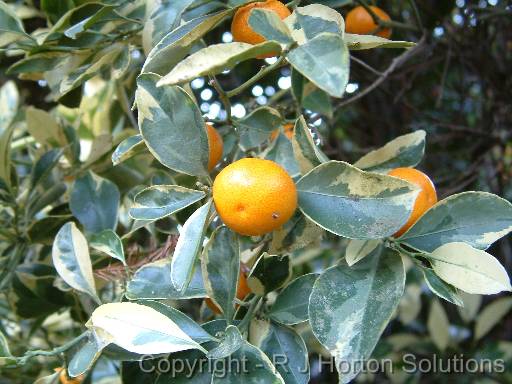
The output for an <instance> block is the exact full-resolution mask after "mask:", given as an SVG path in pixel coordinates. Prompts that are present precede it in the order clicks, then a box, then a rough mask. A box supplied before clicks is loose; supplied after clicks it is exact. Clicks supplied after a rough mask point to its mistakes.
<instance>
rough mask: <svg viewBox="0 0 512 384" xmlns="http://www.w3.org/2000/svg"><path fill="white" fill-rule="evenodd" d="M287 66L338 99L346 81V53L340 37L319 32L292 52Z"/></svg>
mask: <svg viewBox="0 0 512 384" xmlns="http://www.w3.org/2000/svg"><path fill="white" fill-rule="evenodd" d="M286 58H287V60H288V61H289V62H290V64H291V65H292V66H293V68H295V69H296V70H297V71H299V72H300V73H301V74H302V75H303V76H305V77H307V78H308V79H309V80H311V82H313V83H314V84H315V85H316V86H317V87H318V88H320V89H323V90H324V91H325V92H327V93H328V94H330V95H331V96H334V97H342V96H343V94H344V93H345V88H346V86H347V84H348V78H349V64H350V63H349V53H348V49H347V47H346V45H345V43H344V42H343V39H342V38H341V36H340V35H336V34H333V33H322V34H320V35H318V36H316V37H315V38H313V39H312V40H310V41H308V42H307V43H305V44H303V45H300V46H299V47H297V48H294V49H292V50H291V51H290V52H289V53H288V55H287V56H286Z"/></svg>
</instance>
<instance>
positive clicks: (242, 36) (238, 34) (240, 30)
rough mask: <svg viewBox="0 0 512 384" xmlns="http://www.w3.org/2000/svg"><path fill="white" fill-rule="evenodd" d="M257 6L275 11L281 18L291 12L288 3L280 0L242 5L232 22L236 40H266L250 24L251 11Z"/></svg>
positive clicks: (269, 55)
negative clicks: (285, 3)
mask: <svg viewBox="0 0 512 384" xmlns="http://www.w3.org/2000/svg"><path fill="white" fill-rule="evenodd" d="M256 8H259V9H267V10H269V11H274V12H275V13H276V14H277V16H279V18H280V19H281V20H283V19H286V18H287V17H288V16H290V14H291V12H290V10H289V9H288V8H287V7H286V5H284V4H283V3H281V2H280V1H278V0H267V1H265V2H259V3H251V4H247V5H245V6H243V7H240V8H239V9H238V10H237V11H236V13H235V16H233V21H232V23H231V34H232V35H233V40H234V41H238V42H241V43H249V44H253V45H255V44H260V43H263V42H264V41H265V38H264V37H263V36H261V35H260V34H259V33H257V32H255V31H254V30H253V29H252V28H251V26H250V25H249V17H250V15H251V11H252V10H253V9H256ZM275 55H276V54H275V53H270V54H267V55H262V56H261V57H258V58H259V59H262V58H265V57H272V56H275Z"/></svg>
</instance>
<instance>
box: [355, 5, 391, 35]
mask: <svg viewBox="0 0 512 384" xmlns="http://www.w3.org/2000/svg"><path fill="white" fill-rule="evenodd" d="M370 9H371V10H372V11H373V12H374V13H375V14H376V15H377V16H378V17H379V19H381V20H383V21H390V20H391V18H390V17H389V15H388V14H387V13H386V12H384V11H383V10H382V9H380V8H379V7H375V6H370ZM377 28H379V26H378V25H377V24H376V23H375V22H374V21H373V18H372V15H371V14H370V13H369V12H368V11H367V10H366V9H365V8H364V7H363V6H358V7H355V8H354V9H352V10H351V11H350V12H349V13H348V14H347V17H346V18H345V31H346V32H347V33H355V34H358V35H370V34H373V35H377V36H380V37H384V38H385V39H389V38H390V37H391V28H383V29H381V30H379V31H378V32H376V31H377Z"/></svg>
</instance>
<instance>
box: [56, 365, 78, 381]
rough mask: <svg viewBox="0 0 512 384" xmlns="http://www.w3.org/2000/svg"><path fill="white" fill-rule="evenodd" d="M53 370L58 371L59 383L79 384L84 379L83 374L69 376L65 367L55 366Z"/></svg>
mask: <svg viewBox="0 0 512 384" xmlns="http://www.w3.org/2000/svg"><path fill="white" fill-rule="evenodd" d="M54 371H55V372H60V374H59V381H60V382H61V384H81V383H82V381H84V375H80V376H78V377H73V378H71V377H69V376H68V373H67V371H66V369H65V368H55V369H54Z"/></svg>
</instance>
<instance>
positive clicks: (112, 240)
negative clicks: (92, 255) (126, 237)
mask: <svg viewBox="0 0 512 384" xmlns="http://www.w3.org/2000/svg"><path fill="white" fill-rule="evenodd" d="M90 245H91V247H92V248H94V249H96V250H97V251H100V252H103V253H106V254H107V255H109V256H110V257H113V258H114V259H117V260H119V261H120V262H122V263H123V264H125V265H126V260H125V258H124V249H123V243H122V242H121V239H120V238H119V236H117V234H116V233H115V232H114V231H112V230H111V229H105V230H104V231H101V232H99V233H95V234H93V235H92V236H91V239H90Z"/></svg>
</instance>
